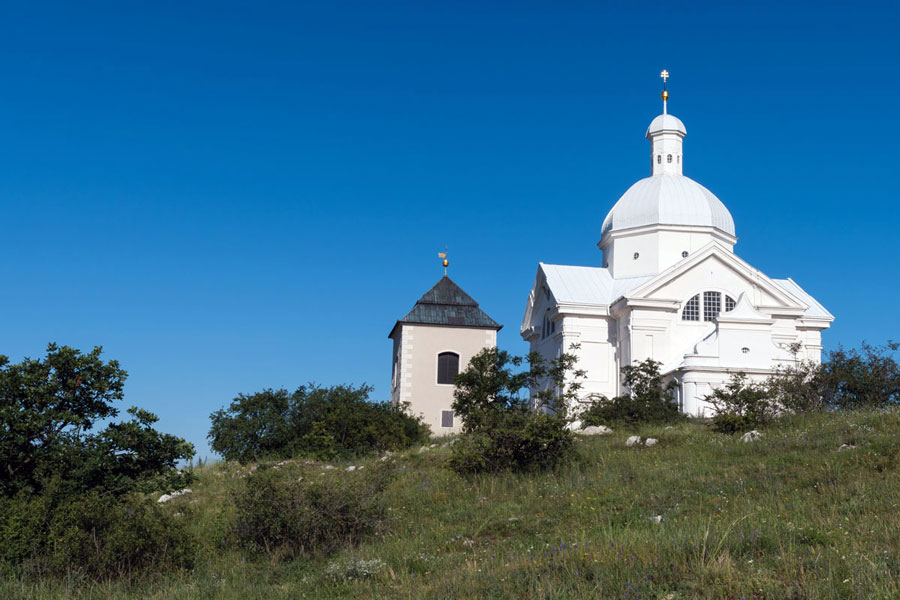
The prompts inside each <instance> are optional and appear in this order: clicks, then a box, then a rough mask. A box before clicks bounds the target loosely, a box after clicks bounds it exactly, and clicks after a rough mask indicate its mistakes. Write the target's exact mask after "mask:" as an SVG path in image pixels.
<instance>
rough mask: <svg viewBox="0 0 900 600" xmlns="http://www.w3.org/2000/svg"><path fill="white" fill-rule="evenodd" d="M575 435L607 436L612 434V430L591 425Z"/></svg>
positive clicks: (603, 426)
mask: <svg viewBox="0 0 900 600" xmlns="http://www.w3.org/2000/svg"><path fill="white" fill-rule="evenodd" d="M575 433H577V434H578V435H606V434H607V433H612V429H610V428H609V427H607V426H606V425H590V426H588V427H585V428H584V429H582V430H581V431H576V432H575Z"/></svg>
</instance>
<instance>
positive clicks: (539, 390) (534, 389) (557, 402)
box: [453, 345, 585, 431]
mask: <svg viewBox="0 0 900 600" xmlns="http://www.w3.org/2000/svg"><path fill="white" fill-rule="evenodd" d="M577 348H578V346H577V345H573V347H572V349H573V350H576V349H577ZM577 362H578V357H577V356H575V355H574V354H568V353H566V354H561V355H560V356H559V357H558V358H555V359H553V360H552V361H549V362H547V361H545V360H544V359H543V357H542V356H541V355H540V354H538V353H537V352H532V353H531V354H528V355H527V356H526V357H525V358H522V357H520V356H513V355H511V354H510V353H509V352H507V351H506V350H499V349H498V348H496V347H495V348H485V349H484V350H482V351H481V352H479V353H478V354H476V355H475V356H473V357H472V360H470V361H469V365H468V367H467V368H466V370H465V371H463V372H461V373H459V374H458V375H457V376H456V380H455V385H456V389H454V391H453V410H454V412H455V414H457V415H459V417H460V418H461V419H462V420H463V428H464V429H465V430H466V431H474V430H477V429H480V428H482V427H487V426H490V422H491V421H492V419H494V418H496V417H497V416H498V415H502V414H504V413H506V412H509V411H518V412H527V411H531V410H543V411H549V412H552V413H554V414H555V415H557V416H559V417H560V418H562V419H565V418H567V416H568V410H569V407H570V406H571V405H572V404H573V403H574V402H575V401H577V398H578V392H579V390H580V389H581V387H582V383H581V380H582V379H584V377H585V372H584V371H583V370H576V369H574V367H575V364H576V363H577ZM526 363H527V365H528V368H527V369H520V367H522V365H523V364H526Z"/></svg>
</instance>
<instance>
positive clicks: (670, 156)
mask: <svg viewBox="0 0 900 600" xmlns="http://www.w3.org/2000/svg"><path fill="white" fill-rule="evenodd" d="M666 162H667V163H670V162H672V155H671V154H670V155H668V156H667V157H666Z"/></svg>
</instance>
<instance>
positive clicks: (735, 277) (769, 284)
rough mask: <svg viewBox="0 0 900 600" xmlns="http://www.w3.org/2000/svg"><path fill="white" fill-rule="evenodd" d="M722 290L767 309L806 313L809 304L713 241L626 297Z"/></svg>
mask: <svg viewBox="0 0 900 600" xmlns="http://www.w3.org/2000/svg"><path fill="white" fill-rule="evenodd" d="M707 290H710V291H721V292H723V293H725V294H727V295H728V296H730V297H731V298H733V299H735V300H737V299H738V298H739V297H740V296H741V295H742V294H744V295H746V297H747V298H748V299H749V300H750V301H751V303H752V304H753V305H754V306H755V307H757V308H758V309H761V310H763V311H765V312H773V311H774V312H779V311H783V312H786V313H789V314H798V315H799V314H802V313H803V311H805V310H806V309H807V308H808V307H807V306H806V304H804V303H803V302H802V301H801V300H800V299H799V298H797V297H795V296H793V295H792V294H790V293H788V292H787V291H786V290H784V289H783V288H782V287H781V286H779V285H778V284H777V283H775V282H774V281H772V279H770V278H769V277H768V276H766V275H765V274H764V273H763V272H762V271H760V270H758V269H755V268H753V267H752V266H750V265H749V264H748V263H746V262H745V261H744V260H742V259H740V258H738V257H737V256H736V255H735V254H734V253H733V252H731V251H730V250H728V249H727V248H725V247H724V246H722V245H721V244H719V243H718V242H711V243H710V244H707V245H706V246H705V247H704V248H702V249H701V250H699V251H698V252H696V253H695V254H694V255H693V256H691V257H689V258H688V259H686V260H683V261H681V262H679V263H678V264H676V265H673V266H672V267H670V268H668V269H666V270H665V271H663V272H662V273H660V274H659V275H657V276H655V277H654V278H652V279H651V280H649V281H647V282H646V283H644V284H642V285H641V286H639V287H637V288H635V289H634V290H633V291H631V292H630V293H629V294H627V295H626V301H628V302H629V303H635V302H638V301H644V302H646V301H665V300H669V301H676V302H684V301H686V300H687V299H689V298H691V297H692V296H694V295H695V294H698V293H702V292H704V291H707Z"/></svg>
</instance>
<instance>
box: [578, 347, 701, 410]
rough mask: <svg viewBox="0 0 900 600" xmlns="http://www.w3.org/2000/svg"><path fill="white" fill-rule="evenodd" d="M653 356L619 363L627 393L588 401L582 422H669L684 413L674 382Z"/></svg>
mask: <svg viewBox="0 0 900 600" xmlns="http://www.w3.org/2000/svg"><path fill="white" fill-rule="evenodd" d="M661 364H662V363H659V362H657V361H655V360H653V359H650V358H648V359H647V360H644V361H641V362H639V363H636V364H634V365H628V366H625V367H622V375H623V376H624V379H625V387H626V388H628V393H627V394H625V395H623V396H616V397H615V398H612V399H608V398H605V397H600V398H597V399H594V400H592V401H590V402H589V403H587V406H586V407H585V408H584V409H583V410H582V411H581V415H580V418H581V420H582V422H583V423H584V424H585V425H636V424H639V423H672V422H676V421H679V420H683V419H684V418H685V417H684V415H683V414H682V413H681V411H680V410H678V404H676V402H675V397H674V389H675V382H674V381H668V382H666V380H665V377H664V376H663V375H661V374H660V372H659V367H660V366H661Z"/></svg>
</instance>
